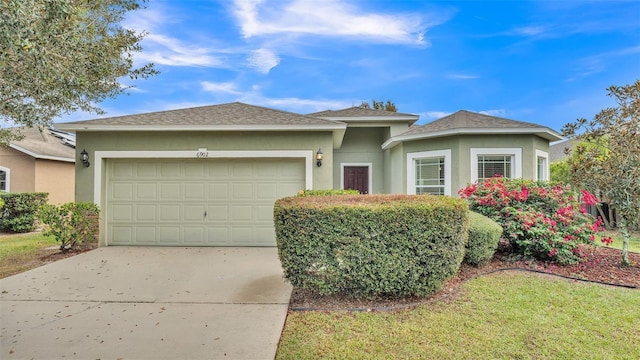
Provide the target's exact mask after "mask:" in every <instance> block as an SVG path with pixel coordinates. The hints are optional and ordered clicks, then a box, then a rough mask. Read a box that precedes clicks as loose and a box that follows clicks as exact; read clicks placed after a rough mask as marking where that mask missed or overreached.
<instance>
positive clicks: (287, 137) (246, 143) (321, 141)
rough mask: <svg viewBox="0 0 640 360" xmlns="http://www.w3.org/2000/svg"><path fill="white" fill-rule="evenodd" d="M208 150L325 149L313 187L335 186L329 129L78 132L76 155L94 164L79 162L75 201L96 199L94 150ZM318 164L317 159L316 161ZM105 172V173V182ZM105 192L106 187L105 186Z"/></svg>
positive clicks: (314, 172) (314, 176) (331, 139)
mask: <svg viewBox="0 0 640 360" xmlns="http://www.w3.org/2000/svg"><path fill="white" fill-rule="evenodd" d="M200 148H206V149H208V150H209V151H216V150H219V151H225V150H226V151H229V150H255V151H261V150H262V151H265V150H307V151H313V153H314V154H315V152H316V151H317V150H318V149H322V152H323V153H324V161H323V165H322V166H321V167H316V166H315V165H314V166H313V187H314V188H315V189H329V188H331V187H332V186H333V171H332V170H333V161H334V156H333V137H332V133H331V132H330V131H317V132H271V131H269V132H267V131H261V132H260V131H255V132H233V133H231V132H187V131H183V132H110V133H105V132H78V133H77V137H76V157H77V158H78V157H79V153H80V152H81V151H82V150H83V149H86V150H87V152H88V153H89V157H90V160H89V161H90V162H91V166H90V167H88V168H85V167H83V166H82V163H81V162H80V161H78V162H76V189H75V198H76V201H94V202H97V200H100V199H94V198H93V190H94V173H95V167H96V166H104V164H96V163H95V161H94V159H95V151H144V150H146V151H171V150H175V151H193V152H194V154H195V152H196V151H197V150H198V149H200ZM314 164H315V160H314ZM105 173H106V171H103V172H102V176H103V179H102V184H103V186H104V184H105V179H104V176H105ZM102 192H103V193H104V189H102Z"/></svg>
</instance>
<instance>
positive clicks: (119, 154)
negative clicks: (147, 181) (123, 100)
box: [93, 149, 315, 206]
mask: <svg viewBox="0 0 640 360" xmlns="http://www.w3.org/2000/svg"><path fill="white" fill-rule="evenodd" d="M202 150H204V151H206V152H207V158H208V159H216V158H303V159H305V174H304V176H305V188H306V189H313V166H314V165H315V161H314V152H313V151H312V150H261V151H208V150H207V149H194V150H187V151H95V152H94V154H93V157H94V161H93V164H95V165H93V169H94V170H93V175H94V180H93V202H94V203H95V204H96V205H98V206H100V202H101V201H102V173H103V171H104V169H103V167H104V166H105V163H104V162H103V161H102V160H105V159H149V158H152V159H195V158H196V152H198V151H202Z"/></svg>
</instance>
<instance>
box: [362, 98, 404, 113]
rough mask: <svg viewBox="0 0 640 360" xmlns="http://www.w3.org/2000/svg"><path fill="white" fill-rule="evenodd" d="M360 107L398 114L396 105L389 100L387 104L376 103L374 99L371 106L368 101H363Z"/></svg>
mask: <svg viewBox="0 0 640 360" xmlns="http://www.w3.org/2000/svg"><path fill="white" fill-rule="evenodd" d="M360 107H361V108H363V109H376V110H384V111H391V112H398V108H397V107H396V104H395V103H394V102H393V101H391V100H387V102H386V103H385V102H383V101H376V99H373V100H371V104H369V103H368V102H366V101H363V102H361V103H360Z"/></svg>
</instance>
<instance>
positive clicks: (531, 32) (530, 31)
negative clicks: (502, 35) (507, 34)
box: [512, 26, 547, 36]
mask: <svg viewBox="0 0 640 360" xmlns="http://www.w3.org/2000/svg"><path fill="white" fill-rule="evenodd" d="M546 32H547V28H546V27H544V26H523V27H519V28H515V29H513V30H512V34H514V35H520V36H538V35H541V34H544V33H546Z"/></svg>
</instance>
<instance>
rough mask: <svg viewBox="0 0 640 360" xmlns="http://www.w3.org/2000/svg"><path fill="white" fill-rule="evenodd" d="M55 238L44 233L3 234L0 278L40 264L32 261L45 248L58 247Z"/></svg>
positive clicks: (1, 239) (0, 253)
mask: <svg viewBox="0 0 640 360" xmlns="http://www.w3.org/2000/svg"><path fill="white" fill-rule="evenodd" d="M56 245H58V243H57V242H56V240H55V238H53V237H46V236H44V235H42V233H29V234H12V235H6V234H2V235H1V236H0V278H3V277H7V276H10V275H13V274H17V273H19V272H22V271H26V270H29V269H31V268H33V267H34V266H38V265H39V264H34V263H32V260H33V259H34V258H35V257H36V256H37V255H38V253H40V251H41V250H42V249H44V248H47V247H50V246H56Z"/></svg>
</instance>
